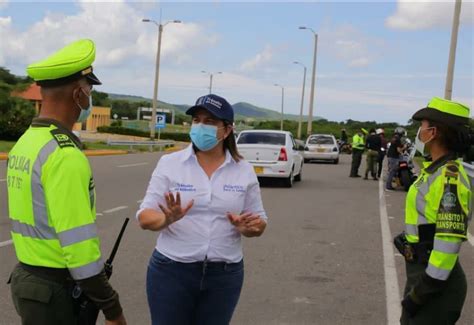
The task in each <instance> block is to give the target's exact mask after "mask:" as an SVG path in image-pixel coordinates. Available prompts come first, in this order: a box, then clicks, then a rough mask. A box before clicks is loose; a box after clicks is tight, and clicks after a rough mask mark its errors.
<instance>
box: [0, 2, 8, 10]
mask: <svg viewBox="0 0 474 325" xmlns="http://www.w3.org/2000/svg"><path fill="white" fill-rule="evenodd" d="M7 6H8V0H0V9H4V8H6V7H7Z"/></svg>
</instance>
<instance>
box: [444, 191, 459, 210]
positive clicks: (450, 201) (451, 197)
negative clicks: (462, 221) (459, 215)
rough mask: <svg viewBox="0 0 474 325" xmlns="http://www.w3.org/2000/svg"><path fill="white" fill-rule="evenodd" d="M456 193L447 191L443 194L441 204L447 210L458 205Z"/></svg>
mask: <svg viewBox="0 0 474 325" xmlns="http://www.w3.org/2000/svg"><path fill="white" fill-rule="evenodd" d="M456 201H457V198H456V195H455V194H454V193H452V192H446V193H445V194H444V195H443V200H442V201H441V204H442V205H443V208H445V209H446V210H451V209H452V208H454V207H455V206H456Z"/></svg>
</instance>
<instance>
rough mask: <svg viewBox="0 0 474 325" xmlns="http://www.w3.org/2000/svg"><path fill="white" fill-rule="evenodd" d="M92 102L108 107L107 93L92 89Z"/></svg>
mask: <svg viewBox="0 0 474 325" xmlns="http://www.w3.org/2000/svg"><path fill="white" fill-rule="evenodd" d="M92 103H93V104H94V105H95V106H103V107H109V106H110V100H109V94H107V93H103V92H100V91H97V90H93V91H92Z"/></svg>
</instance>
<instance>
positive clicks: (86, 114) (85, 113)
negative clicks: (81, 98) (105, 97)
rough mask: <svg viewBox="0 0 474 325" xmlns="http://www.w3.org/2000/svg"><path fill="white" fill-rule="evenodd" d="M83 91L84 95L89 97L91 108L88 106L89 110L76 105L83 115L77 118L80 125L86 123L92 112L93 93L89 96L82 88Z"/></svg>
mask: <svg viewBox="0 0 474 325" xmlns="http://www.w3.org/2000/svg"><path fill="white" fill-rule="evenodd" d="M81 91H82V92H83V93H84V95H86V96H87V97H89V106H87V108H83V107H81V105H79V103H76V105H77V107H79V109H80V110H81V113H80V114H79V116H78V117H77V122H79V123H82V122H85V121H86V120H87V118H88V117H89V115H90V113H91V111H92V93H91V94H89V95H88V94H87V93H86V91H85V90H84V89H83V88H81Z"/></svg>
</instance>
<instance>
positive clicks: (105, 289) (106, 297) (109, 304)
mask: <svg viewBox="0 0 474 325" xmlns="http://www.w3.org/2000/svg"><path fill="white" fill-rule="evenodd" d="M77 282H78V283H79V284H80V286H81V288H82V290H83V291H84V293H85V294H86V295H87V297H89V299H90V300H91V301H93V302H94V304H95V305H96V306H97V308H99V309H101V310H102V312H103V313H104V316H105V318H106V319H108V320H114V319H117V318H119V317H120V316H121V315H122V307H121V306H120V301H119V296H118V293H117V292H116V291H115V290H114V289H113V288H112V286H111V285H110V283H109V280H108V279H107V276H106V274H105V271H102V272H100V273H99V274H97V275H95V276H93V277H90V278H87V279H83V280H79V281H77Z"/></svg>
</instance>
